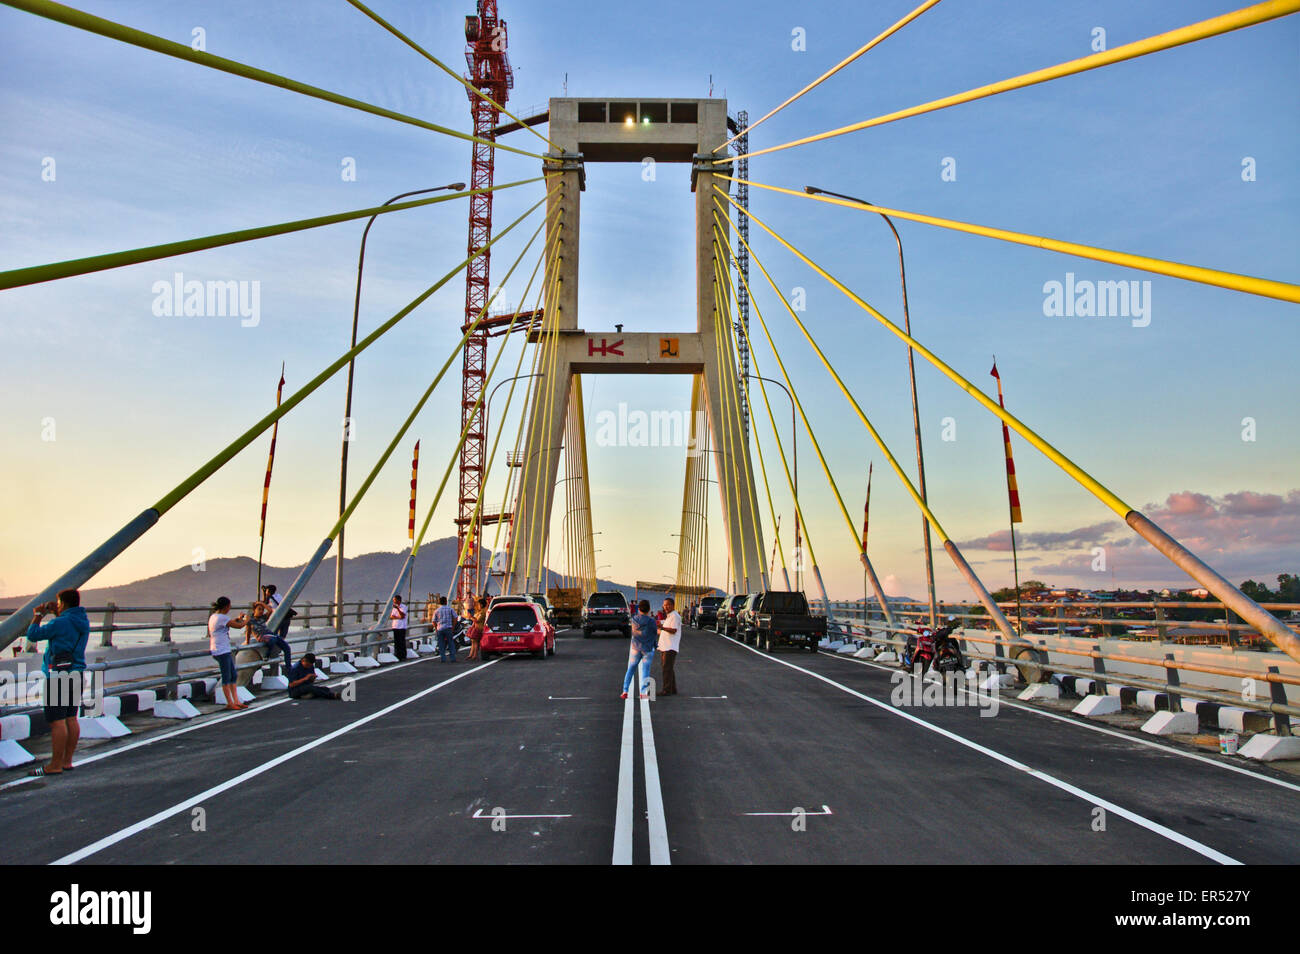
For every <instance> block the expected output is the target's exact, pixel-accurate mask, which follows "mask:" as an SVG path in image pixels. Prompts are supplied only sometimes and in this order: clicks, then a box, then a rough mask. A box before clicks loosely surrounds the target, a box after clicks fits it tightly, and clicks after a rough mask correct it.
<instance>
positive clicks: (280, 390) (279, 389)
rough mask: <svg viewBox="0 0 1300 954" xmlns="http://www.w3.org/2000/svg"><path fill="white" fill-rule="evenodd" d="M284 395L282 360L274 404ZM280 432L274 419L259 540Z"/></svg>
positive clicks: (269, 494)
mask: <svg viewBox="0 0 1300 954" xmlns="http://www.w3.org/2000/svg"><path fill="white" fill-rule="evenodd" d="M283 395H284V362H281V363H280V383H279V384H278V385H277V386H276V388H275V406H276V407H277V408H278V407H279V406H280V398H281V397H283ZM279 434H280V422H279V421H276V422H275V424H274V425H272V427H271V452H270V454H268V455H267V458H266V479H265V480H264V481H263V482H262V522H261V525H260V526H259V527H258V528H257V537H258V539H259V540H265V539H266V502H267V500H269V499H270V496H271V468H272V467H273V466H275V439H276V438H277V437H278V436H279Z"/></svg>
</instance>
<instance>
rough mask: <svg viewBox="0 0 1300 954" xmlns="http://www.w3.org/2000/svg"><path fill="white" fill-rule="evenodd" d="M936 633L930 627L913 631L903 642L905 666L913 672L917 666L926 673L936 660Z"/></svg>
mask: <svg viewBox="0 0 1300 954" xmlns="http://www.w3.org/2000/svg"><path fill="white" fill-rule="evenodd" d="M934 652H935V644H934V635H933V634H932V633H931V632H930V630H929V629H923V630H921V631H920V632H917V633H911V634H909V635H908V637H907V642H905V643H904V644H903V668H904V669H906V670H908V671H909V672H911V671H912V670H913V669H915V668H916V667H917V666H920V667H921V672H922V673H924V672H925V671H926V670H927V669H929V668H930V664H931V663H932V662H934Z"/></svg>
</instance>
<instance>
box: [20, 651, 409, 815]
mask: <svg viewBox="0 0 1300 954" xmlns="http://www.w3.org/2000/svg"><path fill="white" fill-rule="evenodd" d="M432 658H433V657H432V656H422V657H421V658H419V659H408V660H406V661H404V662H400V663H398V664H397V665H396V666H386V667H384V668H383V669H375V670H372V671H370V672H367V673H362V674H360V675H356V676H351V677H350V678H351V680H352V681H353V682H361V681H363V680H365V679H370V678H372V677H374V676H380V675H383V674H384V673H388V672H395V671H396V670H398V669H405V668H406V667H407V666H414V665H417V664H419V663H422V662H428V661H429V660H430V659H432ZM343 681H346V680H343ZM334 685H336V686H337V685H338V683H335V684H334ZM298 701H300V700H298V699H290V698H289V697H288V696H287V695H286V696H281V697H280V698H279V699H268V700H266V701H265V702H263V703H261V704H260V705H255V706H249V707H248V708H247V709H243V710H241V711H239V712H232V713H230V714H229V715H217V716H216V717H215V718H211V719H203V720H202V721H200V722H191V723H189V724H188V725H184V726H181V727H180V728H178V729H170V730H168V731H167V732H162V733H159V734H158V735H151V736H149V737H148V738H144V739H137V740H135V741H134V742H127V743H126V744H124V745H119V746H116V747H115V748H111V749H107V750H106V751H97V752H95V753H93V754H90V755H86V756H78V757H77V760H76V763H77V765H79V766H80V765H87V764H89V763H91V762H98V761H99V760H100V759H107V758H112V757H113V756H114V755H121V754H122V753H123V752H130V751H131V750H132V749H138V748H141V747H143V746H146V745H153V744H154V743H155V742H165V741H166V740H167V739H174V738H175V737H176V736H178V735H184V734H185V733H187V732H194V731H195V730H197V729H204V728H207V727H208V726H210V725H220V724H221V723H222V722H229V721H230V720H231V719H242V718H243V717H244V716H249V715H252V714H253V713H255V712H264V711H266V710H267V709H274V708H275V707H276V706H281V705H284V704H285V703H286V702H298ZM217 711H218V712H220V710H219V709H218V710H217ZM34 781H36V779H34V778H27V777H23V778H20V779H17V780H15V781H12V782H5V783H4V784H3V785H0V792H2V791H4V790H5V789H6V788H15V787H16V786H19V785H26V784H27V783H28V782H34Z"/></svg>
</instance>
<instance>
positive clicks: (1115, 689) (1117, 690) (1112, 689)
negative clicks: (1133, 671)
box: [1106, 682, 1128, 702]
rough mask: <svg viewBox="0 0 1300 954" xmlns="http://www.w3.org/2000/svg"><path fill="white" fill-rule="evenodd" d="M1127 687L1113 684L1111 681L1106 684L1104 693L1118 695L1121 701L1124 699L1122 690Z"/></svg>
mask: <svg viewBox="0 0 1300 954" xmlns="http://www.w3.org/2000/svg"><path fill="white" fill-rule="evenodd" d="M1127 688H1128V687H1127V686H1117V685H1115V684H1114V683H1113V682H1112V683H1109V684H1108V685H1107V686H1106V695H1108V696H1118V697H1119V700H1120V701H1121V702H1123V701H1124V690H1125V689H1127Z"/></svg>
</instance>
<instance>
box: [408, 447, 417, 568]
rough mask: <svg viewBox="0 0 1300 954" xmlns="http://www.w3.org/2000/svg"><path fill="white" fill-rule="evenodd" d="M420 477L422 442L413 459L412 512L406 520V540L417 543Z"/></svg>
mask: <svg viewBox="0 0 1300 954" xmlns="http://www.w3.org/2000/svg"><path fill="white" fill-rule="evenodd" d="M419 475H420V442H419V441H416V442H415V455H414V456H413V457H412V458H411V512H410V516H408V517H407V519H406V538H407V539H408V540H410V541H411V543H413V544H414V543H415V485H416V482H417V480H418V478H419Z"/></svg>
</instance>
